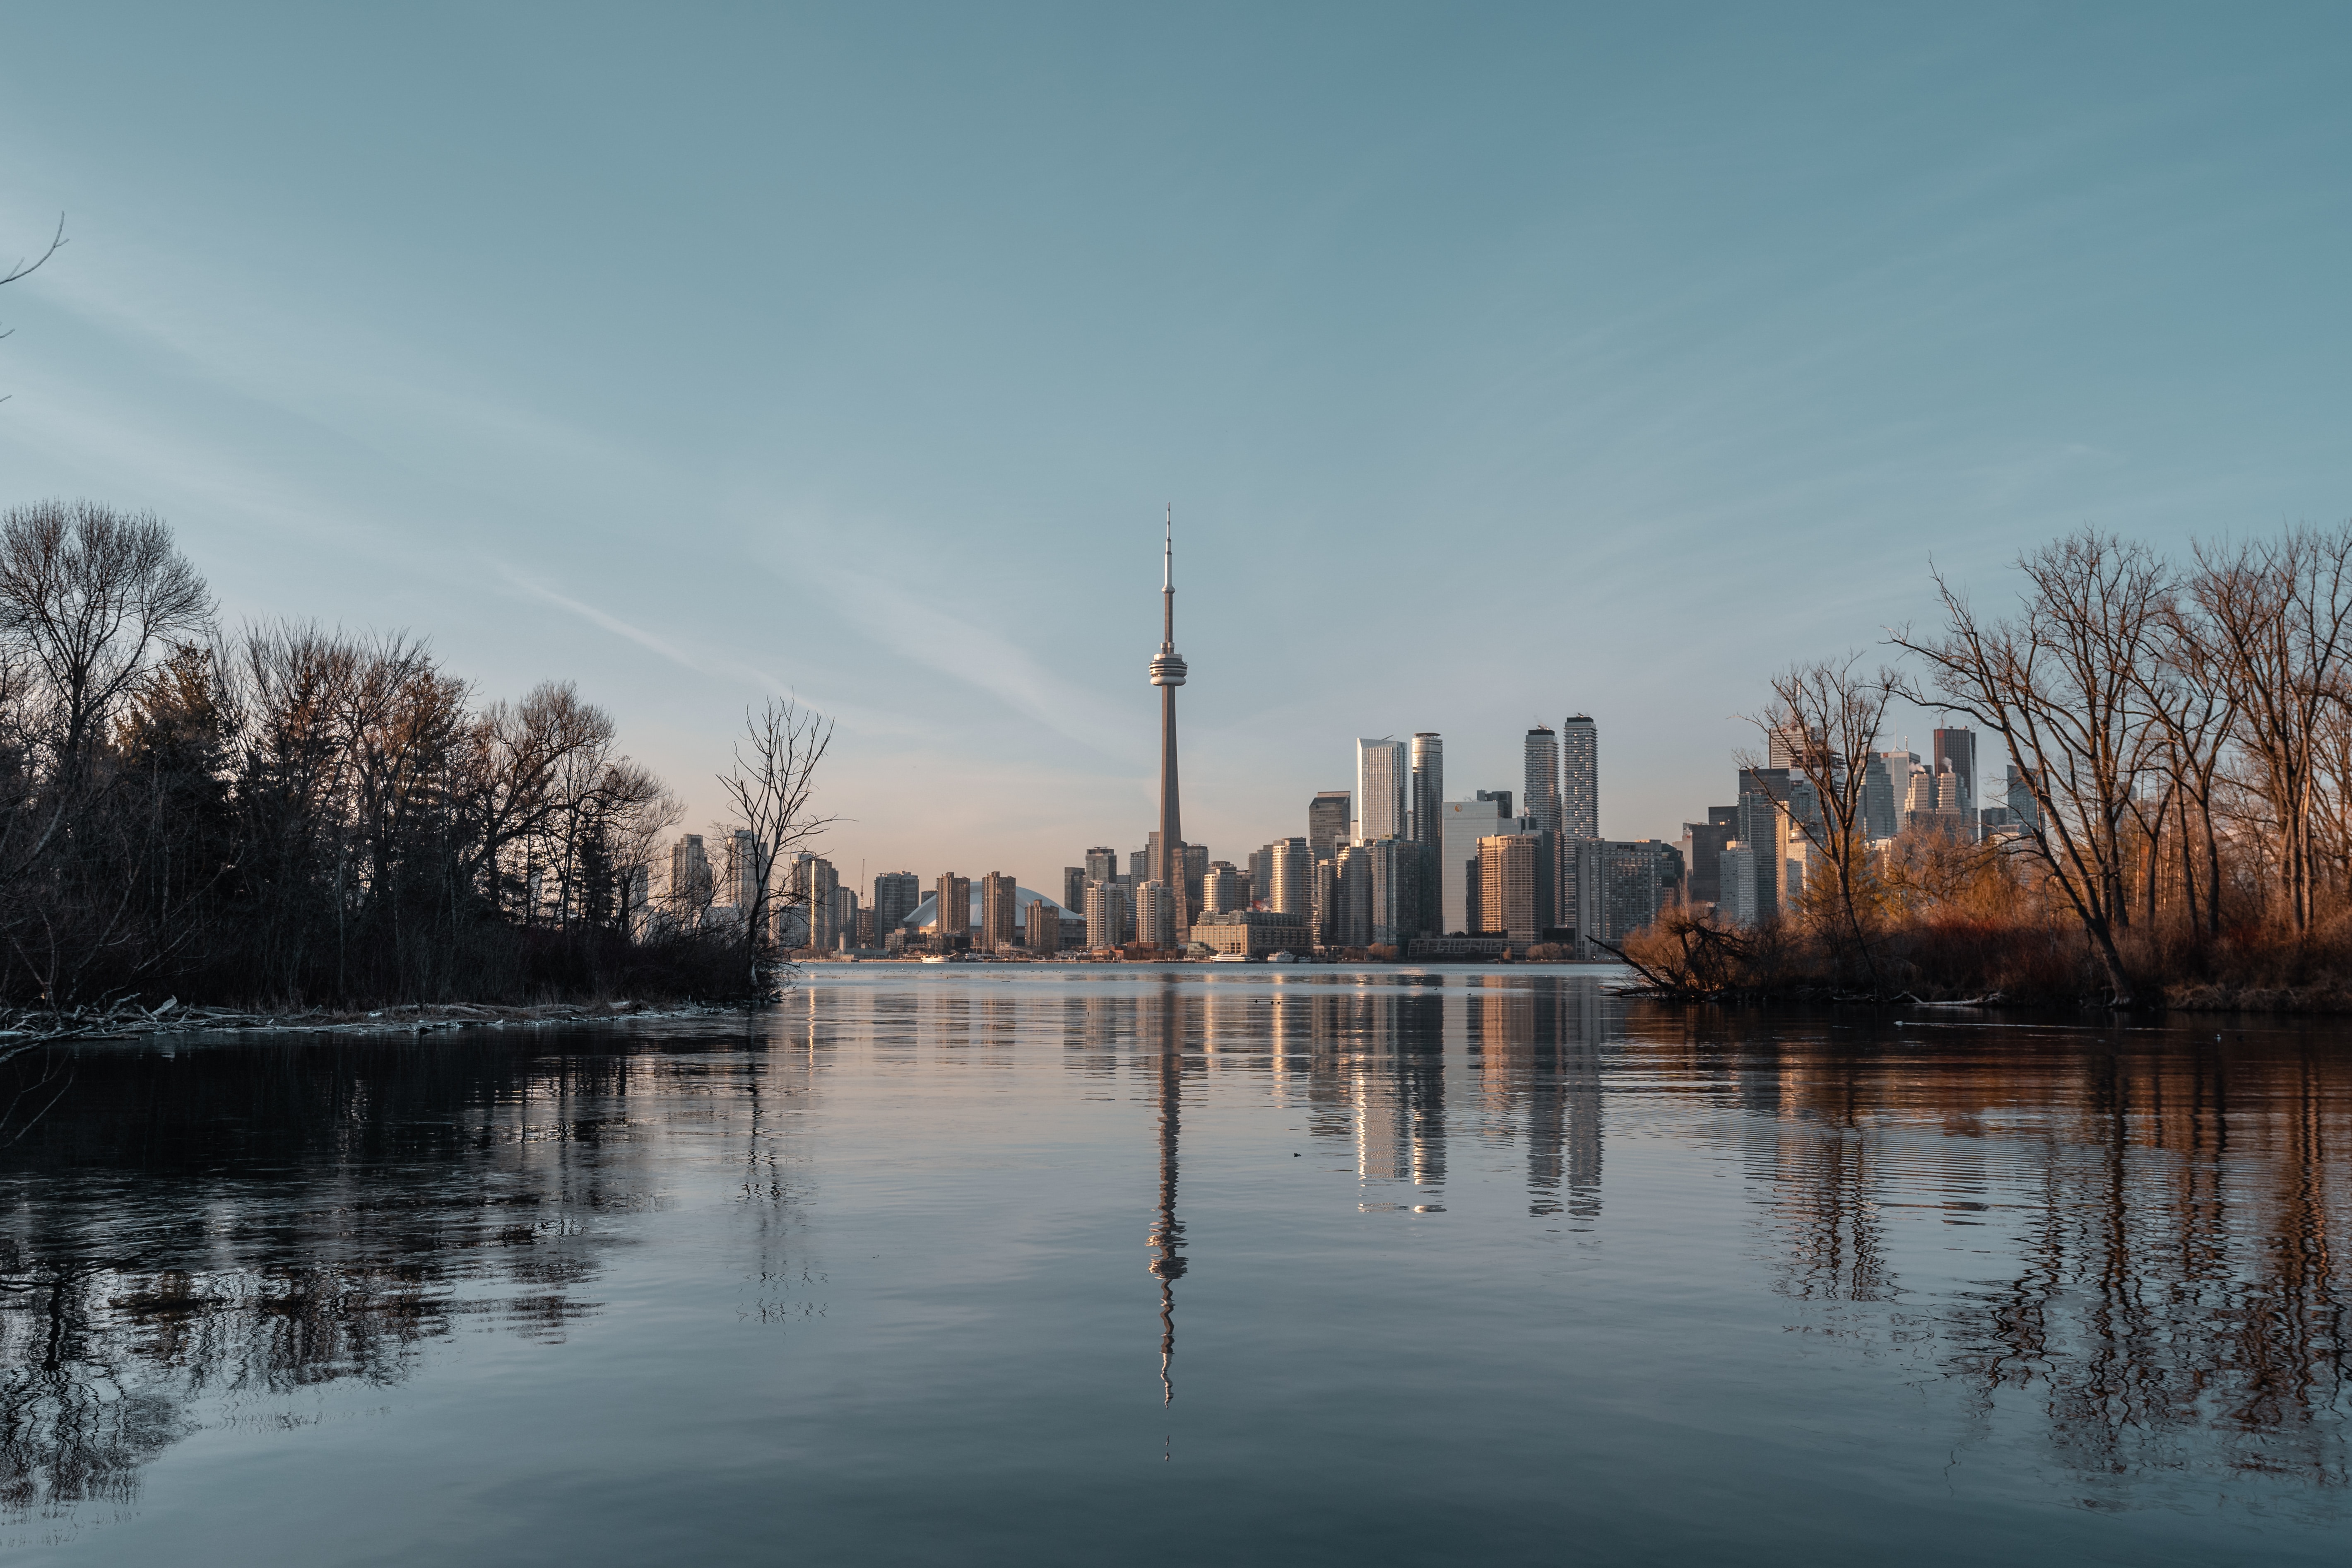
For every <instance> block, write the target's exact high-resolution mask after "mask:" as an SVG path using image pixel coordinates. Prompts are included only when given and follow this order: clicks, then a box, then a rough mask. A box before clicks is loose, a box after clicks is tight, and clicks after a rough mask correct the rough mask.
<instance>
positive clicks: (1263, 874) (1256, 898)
mask: <svg viewBox="0 0 2352 1568" xmlns="http://www.w3.org/2000/svg"><path fill="white" fill-rule="evenodd" d="M1273 881H1274V846H1273V845H1271V844H1268V845H1265V846H1264V847H1260V848H1256V849H1253V850H1251V851H1250V852H1249V886H1250V902H1251V903H1252V904H1253V905H1255V906H1256V907H1258V908H1261V909H1262V908H1264V907H1265V900H1266V899H1267V897H1268V895H1269V894H1270V893H1271V892H1272V890H1273Z"/></svg>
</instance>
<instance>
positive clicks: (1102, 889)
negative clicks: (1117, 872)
mask: <svg viewBox="0 0 2352 1568" xmlns="http://www.w3.org/2000/svg"><path fill="white" fill-rule="evenodd" d="M1126 940H1127V884H1126V883H1124V882H1120V881H1118V880H1115V879H1110V878H1105V879H1101V880H1099V881H1094V882H1088V883H1087V946H1088V947H1090V948H1096V949H1101V948H1108V947H1118V946H1119V945H1121V944H1122V943H1123V942H1126Z"/></svg>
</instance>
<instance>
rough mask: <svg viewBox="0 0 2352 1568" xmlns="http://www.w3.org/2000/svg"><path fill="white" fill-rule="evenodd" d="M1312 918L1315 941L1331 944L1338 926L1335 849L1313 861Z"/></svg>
mask: <svg viewBox="0 0 2352 1568" xmlns="http://www.w3.org/2000/svg"><path fill="white" fill-rule="evenodd" d="M1312 918H1313V921H1314V926H1315V940H1316V942H1318V943H1319V944H1320V945H1322V946H1325V947H1329V946H1331V945H1333V940H1332V933H1333V932H1335V931H1338V930H1339V855H1338V853H1337V852H1336V851H1334V852H1333V853H1332V854H1329V855H1326V856H1324V857H1322V858H1320V859H1318V860H1317V861H1316V862H1315V909H1314V910H1313V916H1312Z"/></svg>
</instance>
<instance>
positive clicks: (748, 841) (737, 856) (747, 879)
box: [720, 827, 767, 911]
mask: <svg viewBox="0 0 2352 1568" xmlns="http://www.w3.org/2000/svg"><path fill="white" fill-rule="evenodd" d="M724 847H725V849H726V851H727V878H726V880H725V881H724V882H722V883H721V884H720V886H721V887H722V888H723V889H725V891H726V893H727V896H728V901H729V902H730V903H732V904H733V905H734V906H735V907H736V908H737V909H739V910H747V911H748V910H751V908H752V906H753V905H755V904H757V903H758V902H759V896H760V893H761V887H760V872H761V869H762V868H761V861H763V860H764V859H765V858H767V857H766V855H765V854H764V853H763V851H764V850H765V849H766V846H765V845H763V844H761V842H760V840H759V838H758V837H757V836H756V835H754V834H753V833H752V831H751V829H750V828H748V827H739V828H736V829H735V830H734V831H733V832H731V833H730V834H729V835H728V836H727V842H726V844H725V846H724Z"/></svg>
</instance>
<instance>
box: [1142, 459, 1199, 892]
mask: <svg viewBox="0 0 2352 1568" xmlns="http://www.w3.org/2000/svg"><path fill="white" fill-rule="evenodd" d="M1151 684H1152V685H1154V686H1156V687H1158V688H1160V853H1159V855H1158V856H1157V857H1156V863H1155V864H1154V865H1153V866H1152V868H1151V874H1152V876H1153V877H1154V878H1155V879H1158V881H1159V883H1160V886H1161V887H1163V888H1165V889H1168V896H1169V900H1170V901H1171V903H1172V904H1174V906H1175V909H1176V929H1177V931H1180V932H1187V933H1189V932H1190V931H1192V910H1191V909H1190V908H1189V907H1188V906H1187V900H1186V898H1185V886H1184V829H1183V824H1182V821H1181V816H1182V813H1181V811H1180V810H1179V809H1178V807H1177V804H1176V689H1177V688H1178V687H1180V686H1181V685H1183V684H1184V658H1183V656H1182V655H1181V654H1179V653H1178V652H1177V651H1176V507H1175V504H1174V503H1173V502H1171V503H1170V504H1169V507H1168V533H1167V538H1166V540H1165V542H1163V543H1162V545H1161V547H1160V655H1159V657H1158V658H1154V659H1153V660H1152V661H1151Z"/></svg>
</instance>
